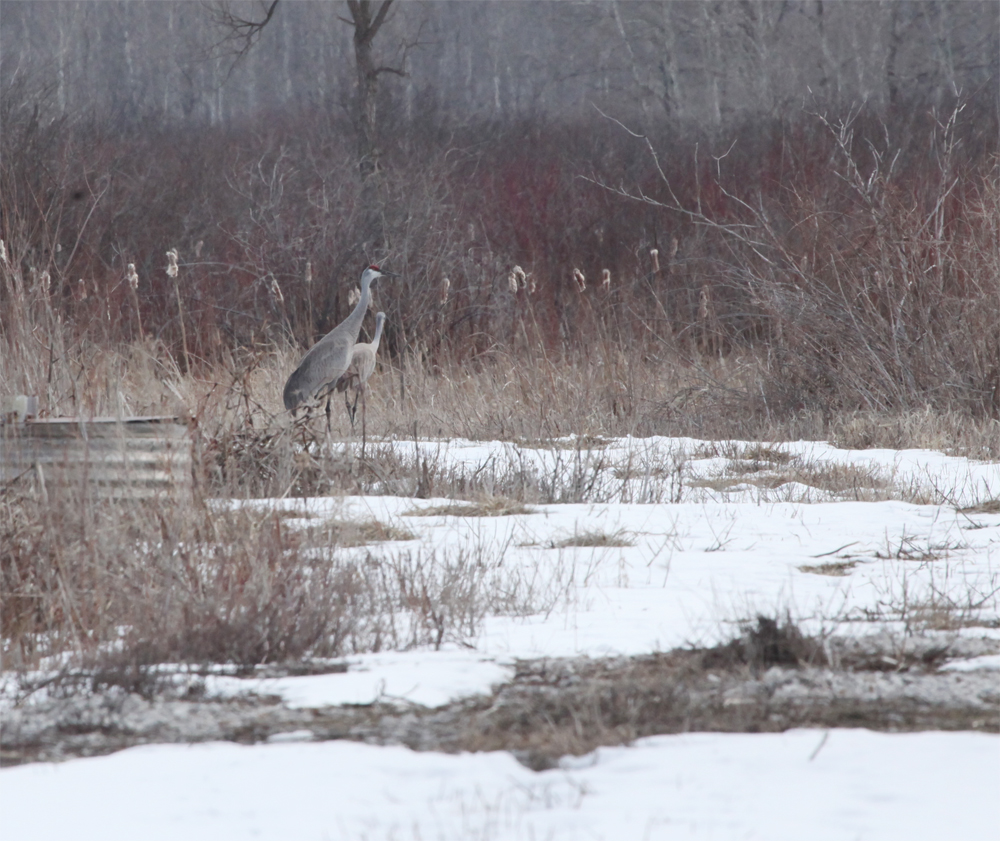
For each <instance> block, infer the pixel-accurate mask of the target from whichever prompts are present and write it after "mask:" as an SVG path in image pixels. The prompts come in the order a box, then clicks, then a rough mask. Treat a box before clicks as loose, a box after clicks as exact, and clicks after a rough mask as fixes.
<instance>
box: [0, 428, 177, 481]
mask: <svg viewBox="0 0 1000 841" xmlns="http://www.w3.org/2000/svg"><path fill="white" fill-rule="evenodd" d="M192 460H193V439H192V436H191V432H190V427H189V424H188V423H187V422H186V421H185V420H184V419H182V418H180V417H135V418H90V419H86V420H83V419H79V418H44V419H40V420H33V419H30V418H29V419H27V420H24V421H23V422H14V423H5V424H3V425H2V426H0V484H2V485H3V486H5V487H6V486H10V485H12V484H17V485H21V484H25V485H36V484H37V485H38V486H40V487H41V489H42V491H43V493H47V492H48V490H49V489H51V488H52V487H54V486H58V487H61V488H66V489H69V490H71V491H80V492H83V493H87V494H96V495H98V496H102V497H115V498H128V499H148V498H150V497H157V496H166V495H181V496H190V495H191V494H192V493H193V486H194V481H193V473H192Z"/></svg>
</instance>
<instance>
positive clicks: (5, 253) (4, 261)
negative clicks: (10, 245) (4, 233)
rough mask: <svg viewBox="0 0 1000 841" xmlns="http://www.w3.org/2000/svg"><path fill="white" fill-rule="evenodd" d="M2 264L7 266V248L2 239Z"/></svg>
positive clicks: (0, 240)
mask: <svg viewBox="0 0 1000 841" xmlns="http://www.w3.org/2000/svg"><path fill="white" fill-rule="evenodd" d="M0 263H3V264H4V265H5V266H6V265H7V246H5V245H4V244H3V240H2V239H0Z"/></svg>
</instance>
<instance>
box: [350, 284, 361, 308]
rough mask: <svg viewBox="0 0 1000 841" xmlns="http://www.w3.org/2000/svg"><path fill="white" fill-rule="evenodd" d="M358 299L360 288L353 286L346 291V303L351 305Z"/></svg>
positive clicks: (359, 297) (359, 298)
mask: <svg viewBox="0 0 1000 841" xmlns="http://www.w3.org/2000/svg"><path fill="white" fill-rule="evenodd" d="M360 300H361V290H360V289H358V287H356V286H355V287H354V288H353V289H352V290H351V291H350V292H348V293H347V303H348V305H350V306H352V307H353V306H354V305H355V304H356V303H357V302H358V301H360Z"/></svg>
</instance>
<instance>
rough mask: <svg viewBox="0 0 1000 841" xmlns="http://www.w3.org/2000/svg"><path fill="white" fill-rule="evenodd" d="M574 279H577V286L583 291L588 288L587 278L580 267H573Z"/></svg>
mask: <svg viewBox="0 0 1000 841" xmlns="http://www.w3.org/2000/svg"><path fill="white" fill-rule="evenodd" d="M573 280H575V281H576V288H577V289H578V290H579V291H580V292H583V291H584V290H585V289H586V288H587V279H586V278H585V277H584V276H583V272H581V271H580V270H579V269H573Z"/></svg>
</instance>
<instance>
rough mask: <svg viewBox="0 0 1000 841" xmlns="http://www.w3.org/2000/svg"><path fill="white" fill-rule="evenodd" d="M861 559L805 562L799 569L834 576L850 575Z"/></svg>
mask: <svg viewBox="0 0 1000 841" xmlns="http://www.w3.org/2000/svg"><path fill="white" fill-rule="evenodd" d="M859 563H861V562H860V561H830V562H829V563H825V564H803V565H802V566H800V567H799V568H798V569H799V571H800V572H811V573H814V574H815V575H832V576H834V577H837V578H839V577H843V576H845V575H850V574H851V570H853V569H854V567H856V566H857V565H858V564H859Z"/></svg>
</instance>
